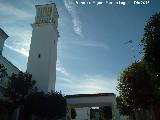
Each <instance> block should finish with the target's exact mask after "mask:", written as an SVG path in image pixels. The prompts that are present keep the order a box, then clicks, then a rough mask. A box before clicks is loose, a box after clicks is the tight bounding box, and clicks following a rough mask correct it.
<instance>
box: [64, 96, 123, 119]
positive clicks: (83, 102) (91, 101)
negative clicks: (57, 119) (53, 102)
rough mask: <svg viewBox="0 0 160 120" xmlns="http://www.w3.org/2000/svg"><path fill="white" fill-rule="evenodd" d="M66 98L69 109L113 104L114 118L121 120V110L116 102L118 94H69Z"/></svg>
mask: <svg viewBox="0 0 160 120" xmlns="http://www.w3.org/2000/svg"><path fill="white" fill-rule="evenodd" d="M66 100H67V104H68V108H69V109H71V108H83V107H88V108H91V107H102V106H111V107H112V120H120V116H119V111H118V109H117V104H116V95H115V94H113V93H99V94H78V95H67V96H66ZM81 113H82V112H80V114H81ZM68 114H70V113H68ZM78 114H79V113H78ZM84 114H85V113H84ZM77 117H78V116H77ZM76 120H83V119H77V118H76Z"/></svg>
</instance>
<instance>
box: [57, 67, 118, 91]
mask: <svg viewBox="0 0 160 120" xmlns="http://www.w3.org/2000/svg"><path fill="white" fill-rule="evenodd" d="M63 69H64V68H63ZM65 72H67V71H66V70H65ZM63 73H64V72H62V74H61V75H62V76H59V75H58V77H57V83H56V89H62V88H63V89H65V90H68V91H70V93H69V94H92V93H111V92H112V93H115V94H117V91H116V85H117V81H116V78H114V77H113V78H109V77H107V76H103V75H100V74H94V75H92V74H90V75H88V74H85V75H82V76H75V75H73V74H71V73H68V72H67V76H66V74H63ZM65 92H66V91H65ZM67 94H68V93H67Z"/></svg>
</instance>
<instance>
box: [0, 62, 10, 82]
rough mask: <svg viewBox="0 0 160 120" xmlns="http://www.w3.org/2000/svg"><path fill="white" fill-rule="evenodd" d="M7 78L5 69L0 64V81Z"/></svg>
mask: <svg viewBox="0 0 160 120" xmlns="http://www.w3.org/2000/svg"><path fill="white" fill-rule="evenodd" d="M6 76H8V74H7V68H5V66H4V65H3V64H0V79H2V78H4V77H6Z"/></svg>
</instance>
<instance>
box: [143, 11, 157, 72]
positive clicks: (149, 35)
mask: <svg viewBox="0 0 160 120" xmlns="http://www.w3.org/2000/svg"><path fill="white" fill-rule="evenodd" d="M141 42H142V44H143V45H144V59H145V60H146V61H147V65H148V67H149V68H150V69H152V70H153V71H154V72H156V73H157V74H158V75H159V73H160V52H159V51H160V13H156V14H154V15H153V16H151V17H150V19H149V20H148V22H147V25H146V26H145V28H144V37H143V39H142V41H141Z"/></svg>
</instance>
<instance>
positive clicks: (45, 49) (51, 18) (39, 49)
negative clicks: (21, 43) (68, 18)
mask: <svg viewBox="0 0 160 120" xmlns="http://www.w3.org/2000/svg"><path fill="white" fill-rule="evenodd" d="M58 17H59V15H58V11H57V8H56V5H55V4H54V3H51V4H45V5H36V17H35V22H34V23H33V24H32V27H33V31H32V37H31V44H30V51H29V57H28V63H27V72H29V73H31V74H32V79H33V80H36V85H37V87H38V89H39V90H43V91H44V92H50V91H51V90H53V91H55V82H56V61H57V42H58V37H59V33H58V30H57V26H58Z"/></svg>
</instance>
